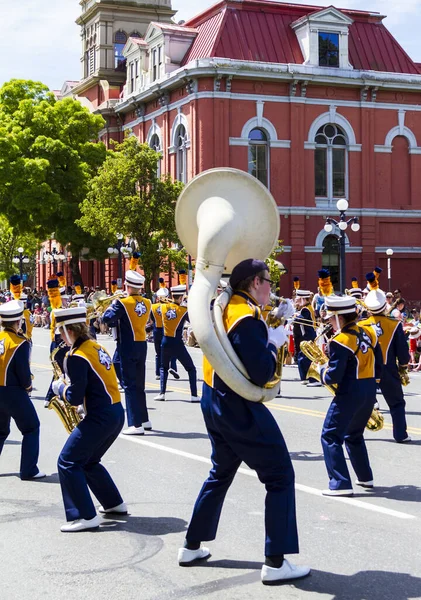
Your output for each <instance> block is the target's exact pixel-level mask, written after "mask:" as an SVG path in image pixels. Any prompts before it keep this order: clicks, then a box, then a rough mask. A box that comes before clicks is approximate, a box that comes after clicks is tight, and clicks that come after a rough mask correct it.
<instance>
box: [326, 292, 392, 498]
mask: <svg viewBox="0 0 421 600" xmlns="http://www.w3.org/2000/svg"><path fill="white" fill-rule="evenodd" d="M325 306H326V310H327V315H326V318H327V320H328V322H329V323H330V325H332V327H333V329H334V330H335V331H336V335H334V337H333V338H332V339H331V341H330V345H329V363H328V364H327V365H317V369H318V371H319V372H320V378H321V381H322V383H324V384H325V385H336V386H337V390H336V394H335V397H334V399H333V400H332V402H331V405H330V407H329V410H328V412H327V415H326V418H325V422H324V424H323V431H322V438H321V439H322V447H323V454H324V457H325V463H326V469H327V472H328V475H329V489H327V490H324V491H323V492H322V493H323V495H325V496H352V495H353V490H352V483H351V478H350V475H349V471H348V467H347V465H346V461H345V457H344V452H343V444H344V442H345V446H346V449H347V452H348V455H349V458H350V461H351V464H352V467H353V469H354V471H355V473H356V475H357V480H356V482H355V483H356V484H357V485H360V486H362V487H366V488H372V487H373V472H372V470H371V467H370V462H369V459H368V454H367V448H366V445H365V441H364V437H363V433H364V429H365V426H366V425H367V422H368V420H369V418H370V415H371V413H372V411H373V406H374V403H375V401H376V379H379V378H380V374H381V369H382V359H381V351H380V347H379V345H378V344H377V338H376V335H375V333H374V331H373V330H372V329H371V328H369V327H363V326H361V323H359V324H358V325H357V324H356V322H355V321H356V319H357V318H358V315H357V312H356V301H355V298H352V297H349V296H345V297H339V296H331V297H327V298H325Z"/></svg>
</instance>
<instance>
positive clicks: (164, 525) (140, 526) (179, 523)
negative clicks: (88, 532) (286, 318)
mask: <svg viewBox="0 0 421 600" xmlns="http://www.w3.org/2000/svg"><path fill="white" fill-rule="evenodd" d="M103 517H104V518H103V522H102V525H101V527H100V528H99V530H98V531H99V532H106V531H107V529H112V530H113V531H115V530H119V531H129V532H130V533H140V534H141V535H168V534H169V533H181V532H183V531H186V528H187V521H184V519H178V518H176V517H131V516H130V515H124V516H121V517H117V516H116V515H103Z"/></svg>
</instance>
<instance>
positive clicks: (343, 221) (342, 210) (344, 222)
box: [324, 198, 360, 293]
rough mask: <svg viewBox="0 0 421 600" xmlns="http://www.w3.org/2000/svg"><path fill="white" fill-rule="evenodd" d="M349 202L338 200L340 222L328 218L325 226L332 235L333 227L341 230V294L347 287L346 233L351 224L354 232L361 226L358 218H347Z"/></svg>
mask: <svg viewBox="0 0 421 600" xmlns="http://www.w3.org/2000/svg"><path fill="white" fill-rule="evenodd" d="M348 206H349V204H348V201H347V200H345V198H342V199H341V200H338V201H337V203H336V208H337V209H338V211H339V221H337V220H336V219H333V218H332V217H327V219H326V223H325V226H324V230H325V231H326V232H327V233H332V231H333V227H334V226H338V227H339V230H340V234H339V263H340V277H339V287H340V289H341V292H342V293H344V292H345V286H346V259H345V231H346V230H347V228H348V225H350V224H351V229H352V231H359V229H360V224H359V222H358V217H351V218H350V219H347V218H346V211H347V210H348Z"/></svg>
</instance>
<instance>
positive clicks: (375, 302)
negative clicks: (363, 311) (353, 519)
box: [364, 289, 387, 315]
mask: <svg viewBox="0 0 421 600" xmlns="http://www.w3.org/2000/svg"><path fill="white" fill-rule="evenodd" d="M364 304H365V305H366V307H367V309H368V310H369V311H370V312H371V313H372V314H373V315H378V314H380V313H382V312H384V311H385V309H386V307H387V300H386V294H385V293H384V292H383V291H382V290H379V289H375V290H371V292H369V293H368V294H367V296H366V297H365V298H364Z"/></svg>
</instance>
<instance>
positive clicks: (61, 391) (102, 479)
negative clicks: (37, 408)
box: [53, 307, 127, 532]
mask: <svg viewBox="0 0 421 600" xmlns="http://www.w3.org/2000/svg"><path fill="white" fill-rule="evenodd" d="M55 320H56V324H57V328H58V329H59V331H60V334H61V336H62V337H63V338H64V340H65V341H66V343H67V344H68V345H69V346H70V347H71V348H70V350H69V353H68V355H67V356H66V362H65V365H66V378H68V379H69V380H70V383H67V382H64V381H62V380H60V379H59V380H57V381H55V382H54V384H53V390H54V393H55V394H57V395H59V396H60V397H61V398H62V399H64V400H66V401H67V402H69V403H70V404H72V405H73V406H78V405H80V404H83V406H84V411H85V418H84V419H83V420H82V421H81V422H80V423H79V424H78V426H77V427H76V428H75V429H74V430H73V431H72V433H71V434H70V436H69V439H68V440H67V442H66V444H65V445H64V447H63V450H62V451H61V453H60V456H59V458H58V462H57V467H58V474H59V479H60V485H61V491H62V494H63V502H64V508H65V511H66V519H67V521H68V523H67V524H66V525H63V526H62V527H61V531H63V532H76V531H86V530H89V529H96V528H97V527H99V525H100V518H99V517H98V515H97V513H96V510H95V507H94V504H93V502H92V498H91V495H90V493H89V489H90V490H91V491H92V493H93V494H94V496H95V497H96V498H97V500H98V501H99V502H100V503H101V505H102V506H101V507H100V509H99V511H100V512H102V513H111V514H113V513H115V514H127V507H126V505H125V503H124V502H123V499H122V497H121V495H120V493H119V491H118V489H117V487H116V485H115V483H114V482H113V480H112V479H111V476H110V474H109V473H108V471H107V470H106V469H105V467H104V466H103V465H102V464H101V458H102V457H103V455H104V454H105V453H106V452H107V450H108V449H109V448H110V446H111V445H112V444H113V443H114V441H115V440H116V439H117V437H118V435H119V433H120V431H121V429H122V427H123V425H124V410H123V407H122V406H121V401H120V392H119V391H118V384H117V377H116V374H115V370H114V367H113V364H112V360H111V357H110V356H109V354H108V352H107V351H106V350H105V348H103V347H102V346H100V345H99V344H98V343H97V342H95V341H94V340H92V339H91V338H90V337H89V330H88V326H87V325H86V309H85V308H83V307H78V308H66V309H59V310H55Z"/></svg>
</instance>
